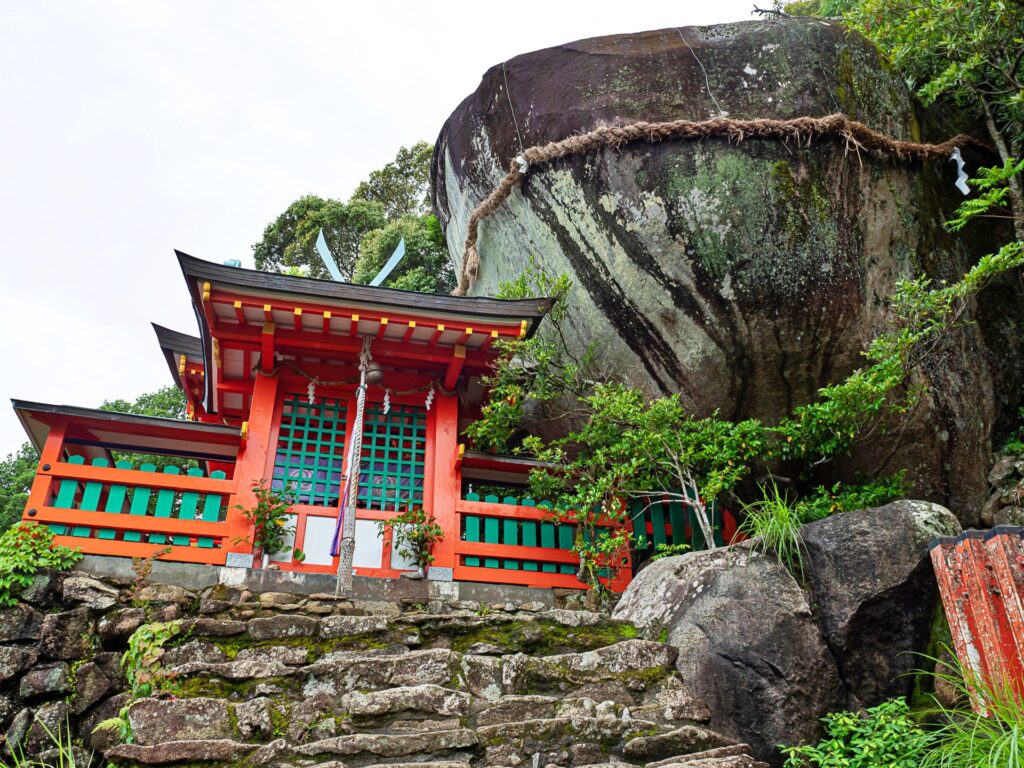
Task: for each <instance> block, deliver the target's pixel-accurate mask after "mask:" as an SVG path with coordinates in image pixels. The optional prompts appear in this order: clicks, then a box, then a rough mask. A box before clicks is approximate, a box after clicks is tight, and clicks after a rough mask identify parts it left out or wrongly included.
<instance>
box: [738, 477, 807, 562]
mask: <svg viewBox="0 0 1024 768" xmlns="http://www.w3.org/2000/svg"><path fill="white" fill-rule="evenodd" d="M760 488H761V500H760V501H755V502H752V503H750V504H746V505H744V506H743V514H744V516H745V518H744V520H743V524H742V525H741V526H740V531H742V532H743V533H744V534H746V535H747V536H749V537H750V538H752V539H755V541H754V543H753V547H754V549H757V550H760V551H762V552H771V553H773V554H774V555H775V556H776V557H778V558H779V560H780V561H782V564H783V565H785V566H786V568H788V569H789V572H790V573H792V574H793V575H794V576H796V577H797V578H799V576H800V574H802V573H803V568H804V544H803V539H801V538H800V526H801V525H803V522H802V521H801V519H800V513H799V510H798V508H797V505H796V504H794V503H793V502H790V501H789V500H788V499H787V498H786V496H785V495H784V494H783V493H781V492H780V491H779V487H778V486H777V485H776V484H775V481H774V480H772V481H771V482H770V483H766V484H765V485H762V486H760Z"/></svg>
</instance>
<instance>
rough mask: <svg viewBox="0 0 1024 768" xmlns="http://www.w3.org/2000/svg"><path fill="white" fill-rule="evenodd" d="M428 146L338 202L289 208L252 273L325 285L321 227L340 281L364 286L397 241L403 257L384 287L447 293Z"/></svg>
mask: <svg viewBox="0 0 1024 768" xmlns="http://www.w3.org/2000/svg"><path fill="white" fill-rule="evenodd" d="M432 153H433V147H432V146H431V145H430V144H427V143H426V142H423V141H421V142H419V143H417V144H414V145H413V146H412V147H402V148H401V149H399V150H398V154H397V155H396V156H395V159H394V160H393V161H392V162H390V163H388V164H387V165H385V166H384V167H383V168H381V169H380V170H376V171H373V172H372V173H371V174H370V177H369V178H368V179H367V180H366V181H363V182H362V183H360V184H359V186H358V187H357V188H356V191H355V192H354V193H353V195H352V198H351V199H350V200H349V201H348V202H347V203H343V202H341V201H340V200H327V199H323V198H320V197H317V196H315V195H306V196H305V197H302V198H299V199H298V200H296V201H295V202H294V203H292V204H291V205H290V206H289V207H288V209H287V210H286V211H285V212H284V213H282V214H281V215H280V216H278V217H277V219H276V220H274V221H273V222H272V223H271V224H270V225H268V226H267V228H266V230H264V232H263V239H262V240H261V241H260V242H259V243H256V244H255V245H254V246H253V255H254V256H255V259H256V268H257V269H262V270H265V271H268V272H269V271H274V272H283V273H286V274H294V275H300V276H308V277H315V278H319V279H329V277H330V275H329V274H328V272H327V270H326V268H325V267H324V266H323V263H322V262H321V261H320V257H319V255H318V254H317V252H316V239H317V233H318V232H319V231H320V229H321V228H323V230H324V237H325V238H326V240H327V245H328V247H329V248H330V251H331V253H332V254H333V256H334V258H335V260H336V261H337V263H338V268H339V269H340V270H341V274H342V276H343V277H344V278H345V279H346V280H350V281H351V282H354V283H369V282H370V281H371V280H372V279H373V278H374V277H376V276H377V273H378V272H379V271H380V269H381V267H383V266H384V264H385V263H386V262H387V260H388V258H389V257H390V256H391V254H392V253H394V250H395V248H396V247H397V246H398V243H399V241H400V240H401V239H402V238H403V237H404V238H405V257H404V258H403V259H402V261H401V263H400V264H399V265H398V266H397V267H396V268H395V270H394V271H393V272H392V273H391V275H390V276H389V277H388V278H387V279H386V280H385V281H384V285H385V286H387V287H389V288H398V289H401V290H406V291H423V292H427V293H448V292H450V291H451V290H452V288H454V287H455V271H454V269H453V267H452V263H451V259H450V258H449V257H448V249H447V246H446V245H445V241H444V234H443V233H442V231H441V224H440V222H438V220H437V217H435V216H434V215H433V214H431V213H430V205H429V202H428V199H427V194H428V190H429V182H430V160H431V156H432Z"/></svg>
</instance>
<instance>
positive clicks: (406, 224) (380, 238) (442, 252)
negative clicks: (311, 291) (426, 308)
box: [352, 213, 456, 293]
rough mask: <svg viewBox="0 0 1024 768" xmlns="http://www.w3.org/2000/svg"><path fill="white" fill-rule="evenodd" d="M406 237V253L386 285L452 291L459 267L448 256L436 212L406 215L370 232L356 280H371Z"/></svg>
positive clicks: (421, 289)
mask: <svg viewBox="0 0 1024 768" xmlns="http://www.w3.org/2000/svg"><path fill="white" fill-rule="evenodd" d="M402 238H405V256H404V257H403V258H402V261H401V262H400V263H399V265H398V267H396V268H395V271H394V272H392V273H391V274H390V275H389V276H388V277H387V279H386V280H385V281H384V283H383V285H385V286H387V287H388V288H399V289H401V290H405V291H422V292H425V293H449V292H451V290H452V288H454V287H455V282H456V281H455V270H454V269H453V268H452V263H451V259H450V258H449V257H448V247H447V246H446V245H445V241H444V235H443V234H442V232H441V224H440V223H439V222H438V220H437V217H436V216H434V215H433V214H429V213H428V214H424V215H422V216H413V215H406V216H403V217H401V218H399V219H396V220H395V221H392V222H390V223H388V224H386V225H384V226H383V227H382V228H380V229H376V230H373V231H372V232H370V233H368V234H367V235H366V236H365V237H364V238H363V241H362V249H361V255H360V257H359V261H358V262H357V263H356V266H355V271H354V272H353V275H352V282H354V283H369V282H370V281H371V280H373V278H375V277H376V276H377V273H378V272H380V270H381V269H382V268H383V266H384V265H385V264H386V263H387V260H388V259H389V258H391V254H392V253H394V251H395V248H397V247H398V243H399V241H400V240H401V239H402Z"/></svg>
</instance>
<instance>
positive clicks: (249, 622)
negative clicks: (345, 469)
mask: <svg viewBox="0 0 1024 768" xmlns="http://www.w3.org/2000/svg"><path fill="white" fill-rule="evenodd" d="M117 574H120V576H118V575H117ZM129 576H130V578H129ZM175 579H176V580H177V581H179V582H180V583H184V584H187V585H189V587H191V588H185V587H183V586H181V585H180V584H173V583H157V581H162V582H168V581H173V580H175ZM222 580H227V581H235V582H239V580H241V582H242V583H235V584H233V585H226V584H222V583H220V582H221V581H222ZM253 582H262V583H263V585H264V586H266V584H267V583H268V582H272V583H273V585H275V586H277V587H288V586H290V587H291V588H292V589H291V591H262V592H260V591H254V590H252V589H248V588H246V584H247V583H248V584H250V585H251V584H252V583H253ZM317 584H320V585H321V586H322V583H321V581H320V580H319V579H312V580H309V579H297V578H295V577H294V576H291V575H288V574H281V573H277V574H274V573H273V572H264V573H263V574H257V573H255V572H249V573H245V574H240V573H232V572H227V573H225V572H224V571H223V570H218V569H212V568H209V569H194V568H192V567H190V566H182V567H172V566H167V565H161V566H160V567H159V568H154V569H153V572H152V573H151V574H149V575H148V576H146V578H140V576H139V575H138V574H136V573H134V572H132V570H131V569H130V568H129V567H128V564H127V562H125V561H122V562H117V561H112V560H105V559H97V558H87V559H86V560H84V561H83V563H82V564H81V569H80V570H76V571H73V572H70V573H66V574H61V573H45V574H40V575H39V576H38V577H37V578H36V580H35V582H34V584H33V585H32V587H31V588H29V589H28V590H26V591H25V592H24V594H23V595H22V596H21V602H19V603H18V604H17V605H15V606H12V607H9V608H5V609H3V610H0V677H2V684H0V718H2V727H3V732H4V734H5V736H4V738H5V742H6V744H5V749H7V750H10V748H11V745H14V744H18V745H21V747H22V748H23V749H24V751H25V752H26V754H28V755H30V756H33V757H36V758H41V759H44V760H45V759H47V758H48V757H49V758H52V757H53V754H52V752H51V750H50V742H49V739H48V737H47V734H46V730H45V728H44V726H46V728H49V729H50V730H51V731H53V732H57V731H58V729H60V728H62V727H63V726H64V723H65V722H69V723H70V724H71V728H72V731H73V732H74V735H75V738H76V740H77V743H78V745H79V747H78V749H79V752H80V754H79V755H78V757H79V759H80V760H81V761H82V762H81V763H80V764H81V765H88V760H89V759H90V753H91V754H92V759H93V765H94V766H97V767H98V766H101V765H102V766H107V765H114V766H140V765H181V766H185V765H188V766H193V765H203V766H229V765H232V766H234V765H239V764H242V763H243V762H244V763H246V764H248V765H254V766H259V765H268V766H282V767H283V766H285V765H288V766H294V765H306V766H323V768H327V766H331V767H332V768H340V766H342V765H343V764H344V765H351V766H365V765H376V764H380V763H389V764H396V763H398V764H401V763H406V762H417V763H420V762H422V761H429V762H431V763H432V764H435V765H443V766H446V767H447V768H467V766H477V767H481V768H482V767H483V766H492V765H502V766H522V767H523V768H526V766H528V765H532V766H538V765H549V764H555V765H559V766H576V765H591V764H596V763H607V762H608V760H609V759H615V760H619V761H622V762H626V763H629V764H633V765H647V764H649V763H652V762H657V761H663V760H667V759H669V758H671V760H670V762H674V763H679V764H686V763H689V762H693V761H698V760H701V761H704V762H700V763H699V765H701V766H703V767H704V768H710V767H712V766H720V767H722V768H725V767H727V766H734V767H735V768H749V767H750V766H757V765H761V764H759V763H757V761H756V760H755V759H754V758H753V757H751V756H750V754H749V749H748V748H747V747H746V746H745V745H744V744H742V743H740V742H739V741H738V740H736V739H733V738H729V737H725V736H722V735H720V734H719V733H717V732H715V731H713V730H711V729H709V728H708V727H706V723H707V721H708V719H709V717H710V713H709V711H708V709H707V707H706V706H705V705H704V704H703V702H702V701H701V700H700V699H699V698H698V697H695V696H694V695H692V693H691V692H690V691H689V689H688V688H687V686H686V684H685V682H684V681H683V679H682V678H681V677H680V676H679V674H678V673H677V671H676V669H675V666H674V664H675V659H676V651H675V650H674V649H673V648H672V647H671V646H669V645H667V644H665V643H662V642H658V641H656V640H640V639H637V638H636V629H635V628H634V627H633V625H632V624H630V623H629V622H625V621H617V620H612V619H611V618H609V617H608V616H607V615H602V614H597V613H592V612H589V611H585V610H582V609H581V607H580V600H581V594H580V593H578V592H574V593H570V592H568V591H567V592H563V593H558V594H556V593H554V592H552V591H549V590H525V589H520V588H512V589H506V588H504V587H500V588H496V587H493V586H491V585H466V584H460V585H451V584H449V585H431V584H428V583H424V582H420V583H414V582H413V583H411V582H401V581H395V582H386V581H382V580H365V581H361V582H360V583H359V585H358V586H357V591H358V592H359V593H360V595H361V596H357V597H355V598H353V599H351V600H337V599H335V598H334V596H333V594H331V593H327V592H323V593H317V592H311V591H310V590H311V589H312V588H313V586H314V585H317ZM332 586H333V583H332ZM439 591H442V592H447V593H453V592H455V593H458V592H460V591H461V592H464V593H466V594H475V595H476V596H477V597H480V598H484V599H483V600H479V599H478V600H471V599H463V598H460V597H458V596H454V597H453V596H451V595H450V594H447V595H439V594H435V595H434V596H432V595H431V592H435V593H437V592H439ZM399 592H404V593H405V594H404V595H400V594H398V593H399ZM381 595H384V596H385V597H384V599H380V598H381ZM487 598H492V599H490V600H488V599H487ZM153 622H177V624H176V628H177V631H176V633H175V634H174V635H173V637H171V638H169V639H168V640H167V642H166V643H165V644H164V647H163V649H162V651H157V653H156V654H155V655H154V657H153V658H157V657H159V663H160V664H161V666H162V669H163V671H164V672H166V673H167V674H169V675H170V677H169V678H168V679H167V681H166V684H165V685H164V686H162V690H158V691H154V692H153V694H152V695H149V696H146V697H138V698H134V699H133V698H132V696H131V695H130V694H129V692H128V687H129V686H128V680H127V678H126V675H125V671H124V669H123V668H122V664H121V658H122V655H123V654H124V652H125V650H126V648H127V647H128V643H129V638H130V637H131V636H132V634H133V633H134V632H136V631H137V630H138V629H139V628H140V627H142V626H143V625H144V624H148V623H153ZM148 669H150V671H152V668H148ZM104 722H105V723H107V724H108V725H110V726H111V727H105V728H101V729H99V730H97V728H96V726H97V725H98V724H100V723H104ZM342 760H343V761H344V763H342V762H340V761H342ZM707 761H710V762H707Z"/></svg>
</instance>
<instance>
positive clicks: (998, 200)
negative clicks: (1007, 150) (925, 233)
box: [946, 159, 1024, 232]
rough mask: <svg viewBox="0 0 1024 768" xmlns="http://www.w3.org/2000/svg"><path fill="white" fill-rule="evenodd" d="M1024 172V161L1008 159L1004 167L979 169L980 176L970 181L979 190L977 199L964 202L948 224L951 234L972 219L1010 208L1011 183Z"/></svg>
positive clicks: (973, 198)
mask: <svg viewBox="0 0 1024 768" xmlns="http://www.w3.org/2000/svg"><path fill="white" fill-rule="evenodd" d="M1021 172H1024V160H1021V161H1020V162H1014V161H1013V160H1012V159H1008V160H1007V161H1006V162H1005V163H1003V165H1002V166H996V167H994V168H979V169H978V175H977V176H976V177H975V178H973V179H968V182H967V183H968V184H970V185H971V186H972V187H974V188H975V189H977V190H978V192H979V193H980V194H979V195H978V196H977V197H972V198H969V199H967V200H965V201H964V202H963V204H962V205H961V206H960V208H959V210H958V211H957V214H956V216H955V217H954V218H953V219H952V220H950V221H947V222H946V228H947V229H949V231H950V232H959V231H960V230H961V229H963V228H964V227H965V226H967V222H969V221H970V220H971V219H975V218H978V217H979V216H988V215H989V211H990V210H992V209H994V208H1007V209H1008V208H1010V207H1011V202H1010V181H1011V180H1012V179H1013V178H1014V177H1015V176H1017V175H1019V174H1020V173H1021Z"/></svg>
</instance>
